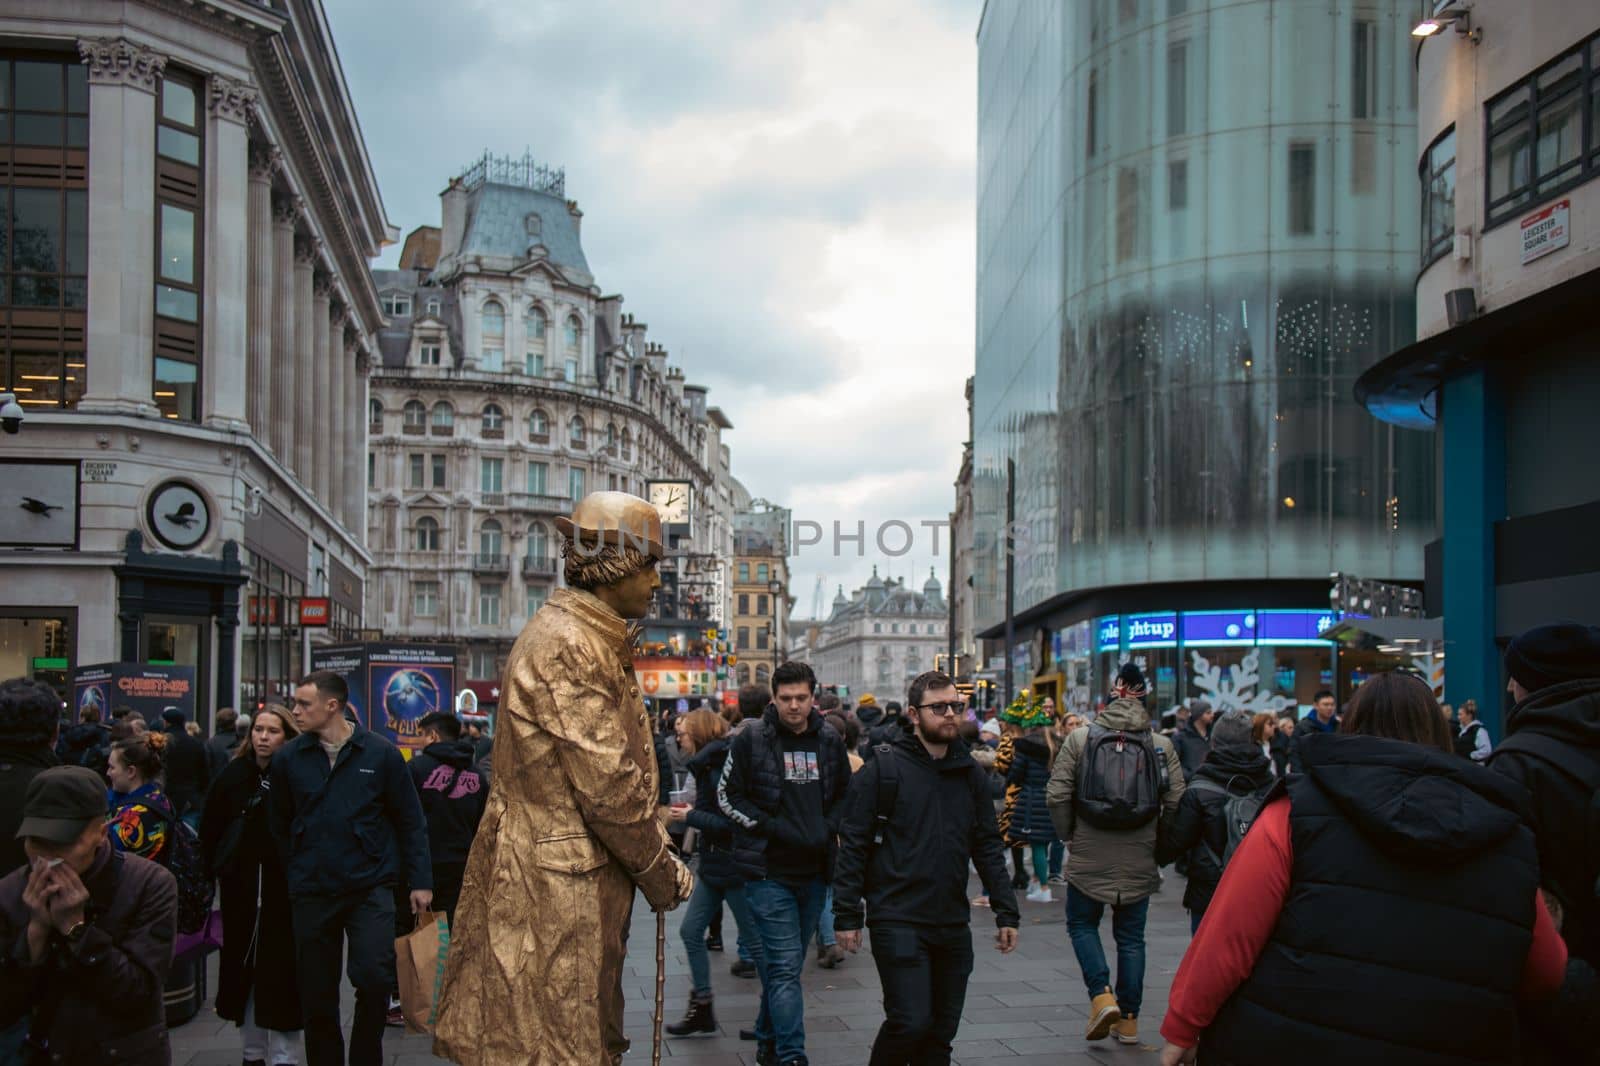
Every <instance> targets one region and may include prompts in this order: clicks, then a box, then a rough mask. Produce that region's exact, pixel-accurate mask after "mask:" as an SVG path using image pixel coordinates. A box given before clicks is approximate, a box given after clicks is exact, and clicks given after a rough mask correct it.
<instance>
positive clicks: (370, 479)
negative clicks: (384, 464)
mask: <svg viewBox="0 0 1600 1066" xmlns="http://www.w3.org/2000/svg"><path fill="white" fill-rule="evenodd" d="M377 483H378V456H377V453H376V452H368V453H367V488H369V489H370V488H372V487H373V486H374V485H376V484H377Z"/></svg>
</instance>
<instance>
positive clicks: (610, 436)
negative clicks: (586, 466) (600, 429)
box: [606, 422, 617, 455]
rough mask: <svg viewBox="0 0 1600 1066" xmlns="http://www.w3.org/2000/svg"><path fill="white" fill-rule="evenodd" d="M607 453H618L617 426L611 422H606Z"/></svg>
mask: <svg viewBox="0 0 1600 1066" xmlns="http://www.w3.org/2000/svg"><path fill="white" fill-rule="evenodd" d="M606 454H607V455H616V454H617V427H616V426H615V425H614V424H612V423H610V422H607V423H606Z"/></svg>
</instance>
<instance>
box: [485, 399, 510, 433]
mask: <svg viewBox="0 0 1600 1066" xmlns="http://www.w3.org/2000/svg"><path fill="white" fill-rule="evenodd" d="M505 423H506V413H505V412H504V411H502V410H501V409H500V405H499V404H497V403H491V404H488V405H487V406H485V407H484V409H483V431H484V432H485V433H500V432H502V431H503V430H504V429H505Z"/></svg>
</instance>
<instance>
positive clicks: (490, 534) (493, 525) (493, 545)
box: [478, 518, 505, 559]
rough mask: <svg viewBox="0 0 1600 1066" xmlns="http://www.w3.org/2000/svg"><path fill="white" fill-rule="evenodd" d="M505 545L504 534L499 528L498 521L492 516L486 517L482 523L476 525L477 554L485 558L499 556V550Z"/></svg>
mask: <svg viewBox="0 0 1600 1066" xmlns="http://www.w3.org/2000/svg"><path fill="white" fill-rule="evenodd" d="M504 547H505V534H504V533H503V532H502V531H501V529H500V523H499V522H496V521H495V520H494V519H492V518H486V519H484V521H483V525H481V526H479V527H478V554H479V555H481V556H483V557H484V558H485V559H494V558H497V557H499V555H500V551H501V549H502V548H504Z"/></svg>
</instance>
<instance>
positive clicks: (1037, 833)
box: [1006, 737, 1056, 844]
mask: <svg viewBox="0 0 1600 1066" xmlns="http://www.w3.org/2000/svg"><path fill="white" fill-rule="evenodd" d="M1012 751H1013V755H1012V759H1011V769H1010V770H1008V771H1007V772H1006V783H1007V784H1008V785H1016V786H1017V788H1018V791H1017V801H1016V803H1015V804H1014V805H1013V806H1012V808H1011V823H1010V826H1009V828H1008V829H1007V833H1008V834H1009V839H1010V840H1011V842H1012V843H1014V844H1048V843H1050V842H1051V841H1052V840H1055V839H1056V827H1055V823H1053V822H1052V821H1051V820H1050V808H1049V807H1048V806H1047V805H1046V804H1045V794H1044V792H1045V786H1046V785H1048V784H1049V783H1050V745H1049V744H1048V743H1047V742H1045V741H1044V740H1041V739H1040V738H1038V737H1018V738H1017V741H1016V744H1015V745H1013V747H1012Z"/></svg>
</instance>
